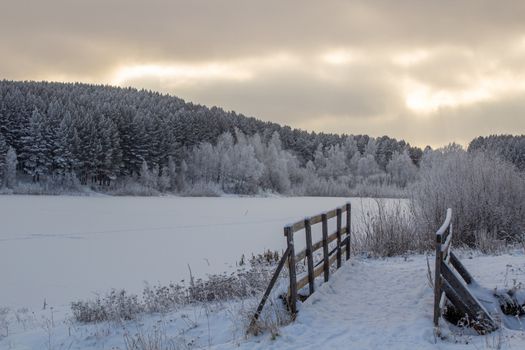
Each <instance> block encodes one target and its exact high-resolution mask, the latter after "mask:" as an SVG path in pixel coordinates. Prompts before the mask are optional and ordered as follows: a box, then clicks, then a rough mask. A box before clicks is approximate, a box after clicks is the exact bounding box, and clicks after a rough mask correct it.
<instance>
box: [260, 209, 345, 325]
mask: <svg viewBox="0 0 525 350" xmlns="http://www.w3.org/2000/svg"><path fill="white" fill-rule="evenodd" d="M351 210H352V206H351V204H350V203H346V204H345V205H343V206H341V207H338V208H336V209H333V210H330V211H327V212H325V213H322V214H318V215H315V216H311V217H307V218H305V219H304V220H301V221H297V222H295V223H293V224H291V225H287V226H285V227H284V236H285V237H286V251H285V253H284V254H283V256H282V258H281V260H280V261H279V264H278V265H277V269H276V270H275V272H274V275H273V276H272V279H271V280H270V284H269V285H268V287H267V289H266V291H265V293H264V295H263V297H262V299H261V302H260V303H259V306H258V307H257V311H256V312H255V314H254V316H253V318H252V322H251V325H250V329H251V328H252V327H253V326H254V324H255V322H256V321H257V319H258V318H259V316H260V314H261V312H262V310H263V308H264V305H265V303H266V301H267V299H268V297H269V295H270V293H271V291H272V289H273V287H274V285H275V283H276V281H277V279H278V276H279V274H280V273H281V270H282V269H283V267H284V265H285V263H286V262H287V263H288V264H287V265H288V275H289V288H288V295H287V304H288V306H289V310H290V313H291V314H292V317H295V314H296V313H297V299H298V291H299V290H301V289H302V288H304V287H305V286H306V285H308V295H307V296H306V297H308V296H310V295H311V294H312V293H314V292H315V278H316V277H318V276H320V275H321V274H323V277H324V281H325V282H327V281H328V280H329V278H330V266H331V265H333V264H334V263H336V268H337V269H339V268H340V267H341V265H342V259H343V250H344V255H345V259H346V260H348V259H350V245H351V239H350V237H351V235H350V232H351ZM331 219H335V224H336V230H335V231H334V232H332V233H330V234H329V233H328V223H329V220H331ZM332 222H333V221H332ZM317 224H321V230H322V238H321V240H319V241H317V242H313V240H312V226H314V225H317ZM303 230H304V235H305V240H306V248H305V249H303V250H301V251H299V252H296V251H295V240H294V235H296V234H299V232H300V231H303ZM333 242H336V245H335V247H334V248H333V249H332V250H329V244H331V243H333ZM319 250H322V255H323V257H322V259H321V261H319V262H318V263H317V264H315V265H314V253H315V252H317V251H319ZM304 259H306V263H307V264H306V265H307V273H306V274H305V275H304V276H301V277H300V278H299V279H298V277H297V270H296V265H297V262H299V261H302V260H304Z"/></svg>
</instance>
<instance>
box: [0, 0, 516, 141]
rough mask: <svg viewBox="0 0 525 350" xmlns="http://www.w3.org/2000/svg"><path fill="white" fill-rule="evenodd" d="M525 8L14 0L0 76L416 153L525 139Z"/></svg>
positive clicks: (473, 3) (470, 0) (0, 40)
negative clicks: (163, 99)
mask: <svg viewBox="0 0 525 350" xmlns="http://www.w3.org/2000/svg"><path fill="white" fill-rule="evenodd" d="M523 18H525V3H524V2H522V1H517V0H516V1H509V2H506V3H505V6H503V5H501V4H499V3H497V2H491V1H478V0H465V1H462V2H457V1H452V0H444V1H431V0H423V1H421V0H405V1H402V2H392V1H387V0H368V1H334V0H327V1H323V2H319V1H313V0H312V1H309V0H304V1H295V0H291V1H286V2H283V1H277V0H268V1H264V2H251V1H236V0H225V1H220V2H217V1H203V0H191V1H190V0H188V1H181V0H173V1H165V0H153V1H147V2H146V1H138V0H106V1H102V0H92V1H84V0H75V1H70V0H49V1H37V0H19V1H5V2H4V1H3V2H2V3H0V33H1V34H0V78H5V79H15V80H41V79H45V80H56V81H82V82H89V83H103V84H112V85H118V86H134V87H137V88H147V89H152V90H157V91H161V92H167V93H171V94H173V95H176V96H179V97H181V98H184V99H186V100H190V101H193V102H196V103H201V104H207V105H218V106H221V107H223V108H225V109H228V110H231V109H233V110H235V111H237V112H239V113H244V114H246V115H249V116H255V117H258V118H260V119H264V120H272V121H276V122H280V123H284V124H288V125H291V126H292V127H299V128H306V129H308V130H315V131H327V132H344V133H354V134H360V133H368V134H371V135H373V136H381V135H384V134H387V135H390V136H393V137H397V138H404V139H406V140H407V141H409V142H411V143H414V144H417V145H420V146H424V145H426V144H431V145H433V146H438V145H443V144H446V143H448V142H450V141H458V142H462V143H466V142H468V141H469V140H470V139H472V138H473V137H475V136H478V135H486V134H491V133H515V134H516V133H518V134H521V133H525V117H523V115H524V113H523V112H524V111H525V21H523Z"/></svg>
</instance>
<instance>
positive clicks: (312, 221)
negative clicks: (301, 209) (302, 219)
mask: <svg viewBox="0 0 525 350" xmlns="http://www.w3.org/2000/svg"><path fill="white" fill-rule="evenodd" d="M321 221H322V217H321V214H319V215H315V216H312V217H311V218H310V225H315V224H318V223H320V222H321Z"/></svg>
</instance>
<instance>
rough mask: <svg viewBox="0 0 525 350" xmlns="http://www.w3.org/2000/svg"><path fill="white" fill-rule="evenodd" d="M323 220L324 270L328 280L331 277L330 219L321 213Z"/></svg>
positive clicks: (325, 277) (326, 280)
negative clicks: (329, 250) (329, 252)
mask: <svg viewBox="0 0 525 350" xmlns="http://www.w3.org/2000/svg"><path fill="white" fill-rule="evenodd" d="M321 221H322V222H323V258H324V260H323V270H324V281H325V282H328V279H329V278H330V261H329V260H328V259H329V258H328V221H327V219H326V214H325V213H323V214H321Z"/></svg>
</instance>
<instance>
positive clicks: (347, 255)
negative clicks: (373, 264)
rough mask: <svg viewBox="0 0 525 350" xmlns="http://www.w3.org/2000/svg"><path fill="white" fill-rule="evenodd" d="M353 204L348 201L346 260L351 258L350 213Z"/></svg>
mask: <svg viewBox="0 0 525 350" xmlns="http://www.w3.org/2000/svg"><path fill="white" fill-rule="evenodd" d="M351 209H352V205H351V204H350V203H346V246H345V249H346V260H348V259H350V216H351V215H350V213H351Z"/></svg>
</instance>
